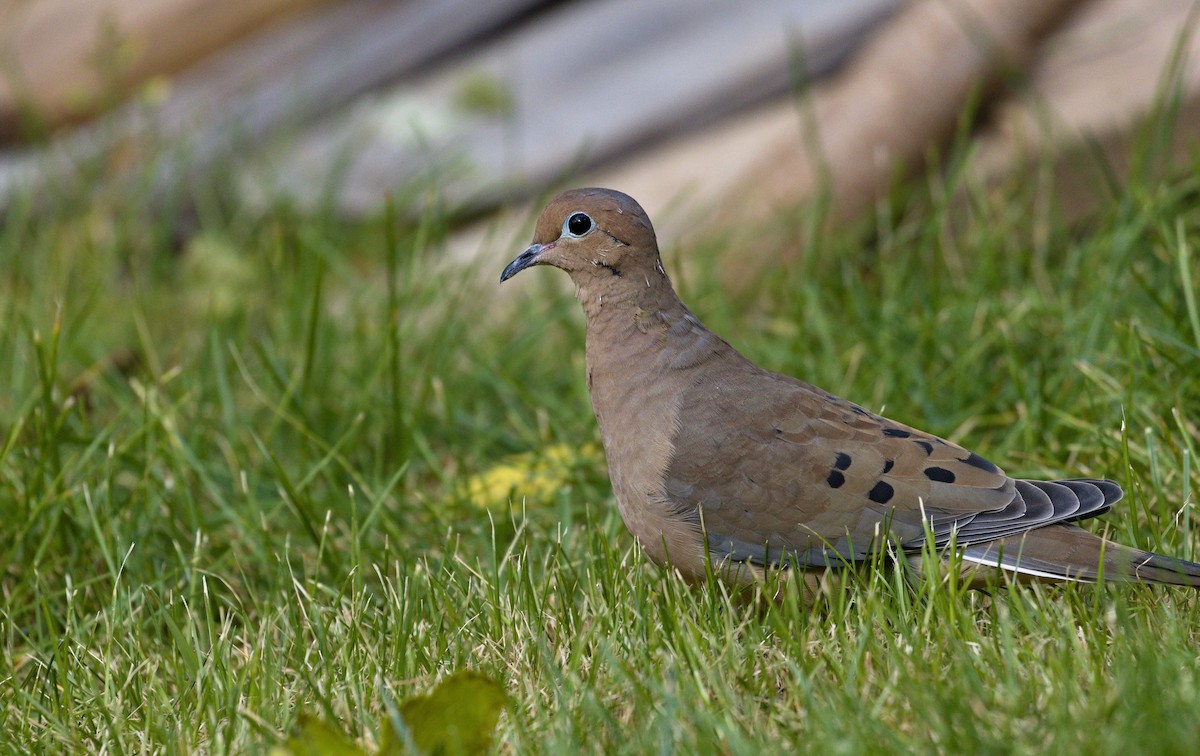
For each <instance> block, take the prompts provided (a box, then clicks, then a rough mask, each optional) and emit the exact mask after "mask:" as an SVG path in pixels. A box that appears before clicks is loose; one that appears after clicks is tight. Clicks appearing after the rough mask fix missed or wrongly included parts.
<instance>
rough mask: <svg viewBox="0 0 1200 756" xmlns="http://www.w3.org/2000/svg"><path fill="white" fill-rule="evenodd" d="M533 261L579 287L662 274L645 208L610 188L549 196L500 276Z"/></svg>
mask: <svg viewBox="0 0 1200 756" xmlns="http://www.w3.org/2000/svg"><path fill="white" fill-rule="evenodd" d="M534 265H553V266H554V267H556V268H561V269H563V270H565V271H567V273H569V274H570V275H571V278H572V279H574V281H575V284H576V285H577V286H579V287H581V288H584V287H590V286H591V285H593V284H597V283H600V282H606V283H607V284H612V283H615V281H614V280H613V279H626V280H630V281H638V282H640V281H641V280H642V279H643V278H644V277H646V279H647V281H649V278H648V277H649V276H651V275H656V276H657V275H663V273H662V263H661V262H659V258H658V244H657V242H656V241H655V239H654V227H653V226H651V225H650V219H649V218H647V217H646V212H645V211H644V210H642V208H641V206H640V205H638V203H637V202H635V201H634V199H633V198H632V197H630V196H629V195H627V194H622V193H621V192H616V191H613V190H612V189H572V190H571V191H568V192H563V193H562V194H560V195H558V196H557V197H555V198H554V199H552V200H551V201H550V204H548V205H546V209H545V210H543V211H542V214H541V216H539V217H538V221H537V228H536V229H535V230H534V232H533V244H531V245H529V247H528V248H527V249H526V250H525V251H524V252H522V253H521V254H520V255H518V256H517V259H515V260H513V261H512V262H511V263H509V264H508V267H506V268H505V269H504V272H503V273H501V274H500V281H501V282H503V281H507V280H508V279H510V278H512V277H513V276H515V275H516V274H518V273H520V272H521V271H523V270H525V269H526V268H529V267H532V266H534ZM605 288H607V286H606V287H605Z"/></svg>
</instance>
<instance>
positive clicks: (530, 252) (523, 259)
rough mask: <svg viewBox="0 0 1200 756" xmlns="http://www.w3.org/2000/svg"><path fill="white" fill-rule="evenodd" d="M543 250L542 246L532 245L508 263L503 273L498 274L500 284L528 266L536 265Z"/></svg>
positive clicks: (543, 246)
mask: <svg viewBox="0 0 1200 756" xmlns="http://www.w3.org/2000/svg"><path fill="white" fill-rule="evenodd" d="M545 248H546V247H545V245H543V244H533V245H530V246H529V247H528V248H527V249H526V250H525V251H524V252H522V253H521V254H519V255H517V259H516V260H513V261H512V262H510V263H509V264H508V267H507V268H505V269H504V272H503V273H501V274H500V283H504V282H505V281H507V280H508V279H510V278H512V277H513V276H515V275H517V274H518V273H520V272H521V271H523V270H525V269H526V268H528V267H529V266H530V265H535V264H537V260H538V256H539V255H541V254H542V250H543V249H545Z"/></svg>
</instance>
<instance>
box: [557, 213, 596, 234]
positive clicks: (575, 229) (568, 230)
mask: <svg viewBox="0 0 1200 756" xmlns="http://www.w3.org/2000/svg"><path fill="white" fill-rule="evenodd" d="M594 228H596V222H595V221H593V220H592V216H590V215H588V214H587V213H579V212H575V213H571V214H570V215H568V216H567V219H566V220H565V221H563V234H565V235H567V236H570V237H571V238H573V239H578V238H579V237H581V236H587V235H588V234H590V233H591V232H592V229H594Z"/></svg>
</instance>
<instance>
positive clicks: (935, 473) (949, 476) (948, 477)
mask: <svg viewBox="0 0 1200 756" xmlns="http://www.w3.org/2000/svg"><path fill="white" fill-rule="evenodd" d="M925 477H926V478H929V479H930V480H936V481H937V482H938V483H953V482H954V473H953V472H951V471H950V470H947V469H946V468H944V467H926V468H925Z"/></svg>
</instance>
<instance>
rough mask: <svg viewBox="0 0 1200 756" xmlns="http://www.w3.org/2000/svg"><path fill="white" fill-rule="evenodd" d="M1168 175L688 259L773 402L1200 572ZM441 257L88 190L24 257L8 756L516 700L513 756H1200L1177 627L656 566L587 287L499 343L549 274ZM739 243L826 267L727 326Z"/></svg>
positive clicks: (16, 331) (743, 292)
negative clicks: (876, 414) (881, 422)
mask: <svg viewBox="0 0 1200 756" xmlns="http://www.w3.org/2000/svg"><path fill="white" fill-rule="evenodd" d="M1155 145H1156V143H1155V142H1154V141H1153V140H1152V139H1146V140H1142V141H1140V142H1139V143H1138V144H1137V145H1136V146H1135V147H1134V148H1133V149H1134V150H1135V151H1136V154H1134V155H1133V158H1134V160H1133V163H1134V166H1135V167H1134V170H1133V172H1132V175H1131V176H1130V177H1128V178H1127V179H1123V180H1121V181H1119V182H1118V181H1116V180H1113V181H1110V182H1107V183H1106V182H1103V181H1098V182H1097V183H1096V186H1095V190H1094V198H1095V199H1096V200H1097V202H1096V205H1095V208H1094V209H1093V210H1092V211H1090V212H1089V213H1088V214H1086V215H1085V216H1083V217H1082V218H1076V219H1073V220H1071V221H1070V222H1068V221H1067V220H1065V219H1064V218H1063V216H1062V214H1061V213H1060V212H1059V211H1058V210H1057V207H1056V205H1055V203H1054V202H1053V201H1052V200H1051V199H1049V198H1050V197H1051V194H1050V193H1049V192H1048V191H1047V185H1046V184H1045V183H1044V182H1039V181H1035V180H1032V179H1031V180H1028V181H1016V182H1013V185H1012V186H1009V187H993V188H990V189H987V190H983V189H980V188H978V187H970V186H963V185H961V184H960V183H959V177H960V176H961V175H963V173H962V172H961V171H960V170H957V169H956V168H954V167H951V168H949V169H946V170H944V171H943V172H941V173H940V174H939V175H938V176H937V177H935V178H932V179H924V180H921V181H917V182H914V183H912V184H910V185H905V186H901V187H899V188H898V189H897V190H896V191H895V193H894V194H893V196H892V197H890V198H889V200H888V201H887V202H886V203H882V204H881V205H880V206H879V207H878V212H876V213H875V214H874V216H873V217H872V218H871V219H870V220H867V221H863V222H861V223H859V224H857V225H855V226H852V227H849V228H841V229H837V230H833V231H829V230H824V226H822V225H821V224H820V223H819V219H818V218H815V217H814V216H813V214H812V213H811V212H809V211H807V210H805V209H798V210H797V211H796V212H794V213H788V214H782V215H780V216H779V217H777V218H775V219H772V220H770V221H766V222H764V223H763V225H762V228H761V229H756V230H755V233H751V234H748V233H746V232H747V229H741V232H740V233H739V234H737V235H736V236H734V237H727V236H722V235H721V234H720V233H717V232H713V233H712V234H710V235H708V236H707V237H706V238H704V239H703V240H702V241H701V243H699V244H697V245H694V246H692V247H689V248H687V249H682V248H679V247H678V246H676V243H675V240H673V239H662V240H660V241H661V242H662V245H663V250H664V258H665V261H666V267H667V269H668V271H669V272H670V273H671V274H672V275H673V276H674V278H675V281H676V284H677V287H678V288H679V289H680V291H681V294H682V296H683V298H684V299H685V301H687V302H688V303H689V304H690V305H691V307H692V309H693V310H694V311H695V312H696V313H697V314H698V315H699V316H700V317H701V318H702V319H703V320H705V321H706V322H707V324H708V325H709V326H710V327H712V328H713V329H714V330H716V331H717V332H718V333H720V334H722V335H723V336H725V337H726V338H727V339H729V340H730V341H732V342H733V343H734V344H735V345H736V346H737V347H738V348H739V349H741V350H742V351H743V352H744V353H745V354H747V355H748V356H750V357H751V358H752V359H754V360H755V361H757V362H759V363H760V364H762V365H764V366H766V367H769V368H772V369H775V370H779V371H784V372H788V373H791V374H793V375H797V376H800V377H803V378H805V379H806V380H809V381H811V382H814V383H816V384H818V385H820V386H823V387H825V388H828V389H831V390H834V391H836V392H837V393H839V394H841V395H843V396H846V397H848V398H850V399H852V400H854V401H856V402H858V403H860V404H863V405H865V406H868V407H870V408H871V409H874V410H884V411H886V412H887V414H888V415H889V416H891V417H894V418H896V419H898V420H901V421H903V422H906V423H909V424H912V425H917V426H919V427H923V428H927V429H928V430H931V431H933V432H936V433H939V434H941V435H945V436H948V437H949V438H951V439H953V440H955V441H957V442H959V443H963V444H965V445H967V446H968V447H969V448H972V449H974V450H976V451H978V452H980V453H981V454H984V455H985V456H987V457H988V458H990V459H993V460H995V461H996V462H998V463H1000V464H1002V465H1003V466H1004V467H1005V469H1006V470H1007V471H1008V472H1009V473H1011V474H1018V475H1023V476H1064V475H1093V476H1108V477H1112V478H1115V479H1116V480H1118V481H1119V482H1121V483H1122V485H1124V486H1125V488H1126V491H1127V495H1126V498H1125V500H1124V501H1123V502H1122V503H1121V504H1120V505H1119V506H1118V508H1117V509H1116V510H1114V511H1113V512H1112V513H1111V515H1110V516H1108V517H1107V518H1105V520H1104V521H1103V522H1093V523H1090V524H1089V527H1090V528H1093V529H1100V528H1105V529H1107V531H1108V532H1109V533H1110V534H1111V535H1112V536H1113V537H1114V538H1118V539H1120V540H1123V541H1125V542H1127V543H1130V544H1135V545H1138V546H1141V547H1146V548H1151V549H1155V550H1158V551H1161V552H1164V553H1167V554H1171V555H1176V556H1184V557H1192V558H1195V557H1196V556H1200V553H1198V552H1200V549H1198V548H1197V547H1198V546H1200V537H1198V535H1197V530H1198V528H1197V522H1196V512H1195V509H1194V501H1193V500H1194V498H1195V496H1194V491H1195V490H1196V489H1197V487H1200V475H1198V474H1197V469H1196V467H1197V466H1196V462H1195V460H1196V457H1195V446H1196V443H1197V439H1198V431H1197V425H1196V423H1197V421H1198V420H1200V312H1198V307H1197V302H1196V297H1197V286H1198V284H1200V157H1193V159H1192V160H1191V161H1190V162H1184V163H1182V164H1172V165H1169V166H1166V167H1165V168H1164V167H1163V166H1161V165H1159V161H1158V160H1156V158H1155V155H1156V153H1155V151H1154V148H1155ZM957 164H958V163H957V162H956V161H951V165H952V166H954V165H957ZM1030 175H1031V177H1036V176H1039V175H1043V174H1038V173H1036V172H1034V173H1032V174H1030ZM1097 175H1100V174H1099V173H1098V174H1097ZM1043 177H1044V176H1043ZM616 188H620V187H616ZM455 227H456V223H455V222H454V221H453V220H452V219H451V217H450V216H449V215H448V214H446V213H444V212H441V211H440V209H439V208H437V207H436V206H431V207H427V208H426V209H425V210H424V211H423V212H422V213H420V216H419V217H413V216H409V215H407V214H405V213H399V212H397V213H390V214H389V213H385V214H382V215H380V216H379V217H375V218H370V219H367V220H363V221H356V222H347V221H339V220H337V219H334V218H331V217H329V216H328V215H325V214H321V213H312V214H301V213H299V212H296V211H294V210H289V209H287V208H275V209H272V210H269V211H266V212H260V213H253V212H249V211H246V210H241V209H239V208H237V207H236V206H234V205H232V204H231V203H230V202H229V200H228V199H227V198H226V197H225V196H223V194H222V192H221V191H220V190H219V186H218V187H215V188H213V189H212V190H210V191H208V192H204V193H202V194H201V195H200V197H199V199H198V201H197V202H196V203H195V205H194V206H192V207H187V208H184V207H183V206H182V205H181V204H179V203H177V202H174V201H173V199H172V197H171V196H170V195H169V194H168V195H167V196H162V195H161V194H156V195H155V196H153V197H148V196H145V195H139V194H137V193H136V190H131V189H129V188H126V189H124V190H122V191H121V192H120V193H117V192H108V191H104V190H94V189H93V188H92V187H90V186H88V185H87V184H86V182H84V181H82V180H81V185H80V186H79V187H77V188H71V189H63V190H61V191H60V193H59V194H58V195H57V196H54V197H47V196H42V197H37V198H32V197H31V198H27V199H26V200H25V201H23V202H21V203H18V204H17V205H16V206H14V207H12V208H10V209H9V210H8V211H7V213H6V214H5V215H4V216H3V218H2V219H0V355H3V356H2V357H0V375H2V378H0V518H2V520H3V524H2V525H0V570H2V572H0V593H2V605H0V645H2V649H0V712H2V715H3V727H0V739H3V740H2V741H0V746H3V750H5V751H35V752H47V753H62V752H112V753H127V752H143V751H166V752H192V751H201V752H229V751H235V752H262V751H267V750H269V749H271V748H272V747H275V746H277V745H280V744H281V743H282V742H283V739H284V738H285V737H286V736H287V735H288V733H290V732H294V731H295V728H296V726H297V722H298V721H299V719H300V717H301V715H311V716H313V717H315V718H317V719H320V720H323V721H324V722H326V723H329V724H332V725H334V726H336V727H337V728H339V729H341V730H342V731H344V732H345V733H347V734H349V735H350V736H351V737H353V738H356V739H357V740H358V741H359V742H360V743H361V744H363V745H364V746H366V747H367V748H374V747H375V745H376V744H377V743H378V742H379V740H380V739H381V732H382V730H383V727H384V725H383V723H384V722H387V721H389V718H394V717H395V714H396V711H397V707H398V706H399V705H400V703H401V702H403V701H404V700H405V699H407V698H409V697H411V696H414V695H419V694H424V693H428V692H429V691H430V690H431V689H432V688H433V687H434V686H435V685H436V684H437V682H438V681H439V680H441V679H443V678H445V677H446V676H447V675H449V674H451V673H453V672H455V671H458V670H474V671H477V672H479V673H481V674H483V675H485V676H487V677H489V678H491V679H492V680H494V681H495V682H497V683H498V684H499V685H501V686H502V687H503V689H504V690H505V691H506V692H507V695H508V697H509V706H508V708H507V710H506V711H505V713H504V714H503V715H502V716H501V719H500V722H499V725H498V728H497V730H496V735H495V743H496V745H495V746H494V748H496V749H498V750H500V751H503V752H547V753H572V752H577V751H581V752H593V753H609V752H617V753H620V752H630V753H644V752H679V753H687V752H692V751H701V752H714V751H718V752H727V753H762V752H773V751H782V750H795V751H802V752H819V753H823V754H829V753H867V752H870V753H880V752H901V753H907V752H914V751H915V752H951V753H953V752H958V753H1010V752H1026V753H1054V752H1060V753H1082V752H1087V753H1098V754H1106V753H1112V754H1128V753H1131V752H1132V753H1136V752H1156V753H1194V752H1195V749H1196V744H1197V743H1198V742H1200V713H1198V712H1200V597H1198V596H1197V595H1196V594H1195V593H1193V592H1189V591H1188V590H1183V589H1148V588H1144V587H1139V586H1129V585H1119V586H1108V587H1104V586H1101V587H1096V586H1069V587H1057V588H1056V587H1045V586H1038V587H1024V588H1022V587H1014V586H1007V585H1003V584H999V585H997V586H996V587H995V589H994V590H992V591H991V592H988V593H983V592H972V591H965V590H963V588H962V587H961V586H960V585H958V584H957V583H956V582H955V581H953V580H946V581H942V582H931V583H924V584H922V583H917V582H915V581H911V580H909V579H907V578H906V576H905V575H904V574H903V573H901V572H898V571H892V570H887V569H884V568H879V569H875V570H868V571H865V572H864V573H863V574H859V575H847V576H845V577H844V579H843V580H841V581H839V582H838V583H837V585H835V587H834V589H833V590H832V591H831V594H830V596H829V597H828V599H827V600H826V601H824V602H822V603H821V604H819V605H818V606H816V607H814V608H811V609H810V608H806V607H805V606H803V605H802V604H801V603H799V602H797V601H796V600H795V599H796V597H795V595H793V594H791V593H787V594H786V595H785V598H784V600H782V601H779V602H776V603H770V602H765V601H758V600H755V599H754V598H753V597H751V598H750V599H749V600H747V599H746V597H731V596H729V595H728V594H727V593H726V592H725V591H724V590H723V589H722V588H721V586H720V585H718V584H716V583H711V584H707V585H701V586H697V587H690V586H688V585H686V584H685V583H683V582H682V581H681V580H679V579H677V578H676V577H675V576H673V575H672V574H669V573H667V572H664V571H663V570H661V569H659V568H657V567H655V566H654V565H653V564H651V563H650V562H649V561H648V560H647V559H646V558H645V556H644V555H642V554H641V553H640V552H639V550H638V549H637V548H636V547H635V545H634V544H633V542H632V539H631V538H630V536H629V535H628V534H627V533H626V532H625V529H624V526H623V525H622V523H621V522H620V519H619V517H618V516H617V514H616V512H615V508H614V506H613V504H612V493H611V490H610V488H609V485H608V481H607V477H606V474H605V469H604V462H603V455H602V453H601V451H600V450H599V445H598V433H597V431H596V428H595V421H594V419H593V418H592V416H591V412H590V407H589V404H588V399H587V394H586V389H585V386H584V378H583V370H582V363H583V334H582V317H581V314H580V313H579V312H578V307H577V305H576V304H575V303H574V301H573V299H572V297H571V294H570V291H569V287H568V286H567V285H566V279H565V276H562V275H561V274H559V273H557V272H554V271H548V270H539V271H535V272H530V273H526V274H524V275H523V276H522V277H521V278H520V279H517V280H515V281H513V282H510V283H508V284H506V286H512V287H517V288H518V289H519V290H520V292H519V294H518V295H517V296H516V300H517V302H516V303H515V304H514V303H513V301H512V300H511V299H510V300H509V301H508V303H507V304H502V303H499V302H497V301H496V300H495V298H494V292H495V286H496V284H494V283H492V281H494V279H495V278H496V277H497V276H498V274H499V271H500V270H501V268H502V267H503V266H504V265H505V264H506V263H507V262H508V261H509V260H511V259H512V257H513V256H514V255H515V254H516V253H517V252H519V251H520V249H521V248H523V246H524V244H525V243H527V237H522V238H520V239H513V240H498V241H497V242H496V244H495V248H494V250H490V251H489V253H488V254H487V255H486V257H485V259H484V260H483V262H481V263H480V264H481V265H484V266H487V268H488V270H487V271H486V273H487V275H467V274H465V273H463V272H462V271H461V270H459V269H457V268H455V266H454V265H453V263H452V262H451V261H449V260H447V259H446V256H445V255H443V254H442V253H443V251H444V244H443V243H444V240H445V239H446V237H447V235H448V234H449V233H450V232H451V231H452V230H453V229H454V228H455ZM529 229H530V230H532V219H531V220H530V223H529ZM759 232H760V233H759ZM746 238H757V239H758V240H759V241H758V242H757V243H758V244H768V245H771V249H772V250H775V251H777V253H778V254H779V255H783V254H784V253H785V252H788V251H791V252H795V250H796V249H797V248H798V246H797V244H796V241H795V240H797V239H806V240H808V243H807V244H806V245H805V247H804V251H803V253H802V254H799V255H795V254H793V255H791V256H790V257H789V258H788V260H787V262H786V263H781V264H779V265H776V266H769V267H768V270H766V271H765V272H764V273H763V274H762V276H761V277H760V280H759V281H758V282H757V283H756V285H753V286H749V287H743V288H741V289H738V290H733V289H731V288H729V287H727V286H725V285H723V282H722V280H721V279H720V276H719V271H720V270H721V269H722V261H724V262H725V263H727V262H728V259H729V258H730V257H735V256H737V255H739V254H744V253H745V251H746V250H745V249H743V248H740V247H739V245H741V244H745V242H738V241H730V239H746ZM484 280H486V281H487V282H488V283H486V284H485V283H480V282H481V281H484Z"/></svg>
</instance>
